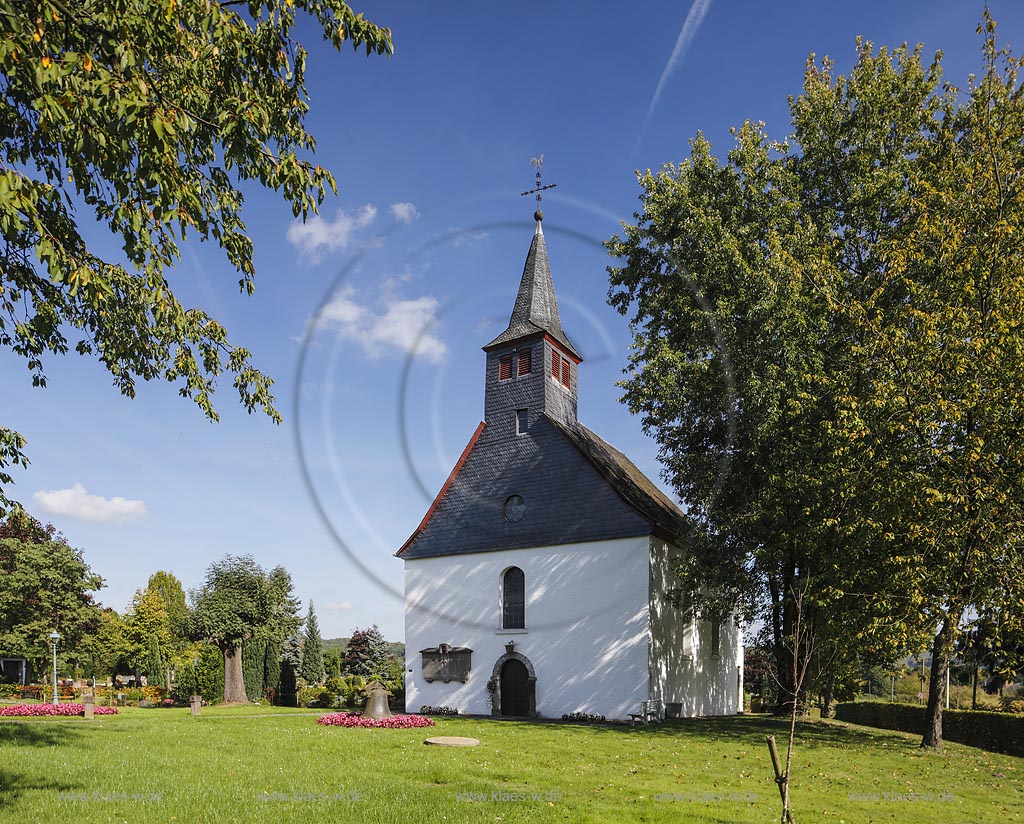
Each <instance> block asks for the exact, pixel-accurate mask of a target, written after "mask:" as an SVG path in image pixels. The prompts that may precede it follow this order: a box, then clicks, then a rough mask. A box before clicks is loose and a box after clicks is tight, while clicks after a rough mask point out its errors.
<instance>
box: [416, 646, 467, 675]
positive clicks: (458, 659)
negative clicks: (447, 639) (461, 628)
mask: <svg viewBox="0 0 1024 824" xmlns="http://www.w3.org/2000/svg"><path fill="white" fill-rule="evenodd" d="M420 656H421V657H422V659H423V680H424V681H426V682H427V683H428V684H429V683H431V682H432V681H444V683H446V684H447V683H448V682H449V681H461V682H462V683H466V681H467V680H468V679H469V671H470V670H471V669H472V667H473V664H472V661H473V650H471V649H470V648H469V647H453V646H451V645H450V644H439V645H438V646H436V647H431V648H430V649H421V650H420Z"/></svg>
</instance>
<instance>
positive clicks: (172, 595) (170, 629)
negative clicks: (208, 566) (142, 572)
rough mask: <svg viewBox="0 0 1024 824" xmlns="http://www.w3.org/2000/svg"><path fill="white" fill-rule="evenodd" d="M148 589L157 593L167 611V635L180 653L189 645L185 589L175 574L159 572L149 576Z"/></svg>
mask: <svg viewBox="0 0 1024 824" xmlns="http://www.w3.org/2000/svg"><path fill="white" fill-rule="evenodd" d="M146 589H148V590H150V591H151V592H155V593H156V594H157V595H158V596H159V597H160V599H161V600H162V601H163V603H164V608H165V609H166V610H167V633H168V635H169V636H170V639H171V643H172V644H173V645H174V647H175V648H176V649H177V650H178V651H180V650H182V649H184V648H185V647H186V646H187V645H188V604H187V603H186V601H185V589H184V588H183V587H182V585H181V581H179V580H178V579H177V577H175V575H174V573H171V572H165V571H164V570H162V569H161V570H159V571H157V572H154V573H153V574H152V575H150V576H149V581H148V582H147V583H146Z"/></svg>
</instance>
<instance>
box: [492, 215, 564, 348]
mask: <svg viewBox="0 0 1024 824" xmlns="http://www.w3.org/2000/svg"><path fill="white" fill-rule="evenodd" d="M534 217H535V218H536V219H537V228H536V230H535V231H534V233H533V242H532V243H531V244H530V251H529V253H528V254H527V255H526V265H525V266H524V267H523V277H522V280H521V281H520V282H519V294H518V295H516V303H515V306H514V307H513V308H512V317H510V318H509V321H508V328H507V329H506V330H505V331H504V332H502V333H501V334H500V335H498V337H496V338H495V339H494V340H492V341H491V342H490V343H489V344H487V345H486V346H485V347H484V349H485V350H486V349H491V348H492V347H495V346H501V345H502V344H506V343H510V342H511V341H514V340H518V339H519V338H523V337H526V336H527V335H536V334H537V333H538V332H545V333H547V334H548V335H550V336H551V337H552V338H554V339H555V340H556V341H558V343H560V344H561V345H562V346H563V347H565V348H566V349H567V350H568V351H569V352H570V353H571V354H572V355H574V356H575V357H577V358H580V357H581V356H580V354H579V352H577V351H576V347H574V346H573V345H572V343H571V342H570V341H569V338H568V337H567V336H566V334H565V332H564V331H563V330H562V321H561V319H560V318H559V316H558V298H557V297H555V284H554V281H553V280H552V279H551V267H550V265H549V264H548V248H547V244H546V243H545V242H544V229H543V228H542V226H541V221H542V220H543V219H544V213H543V212H541V211H540V210H539V209H538V210H537V212H536V213H535V214H534Z"/></svg>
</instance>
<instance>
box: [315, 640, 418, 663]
mask: <svg viewBox="0 0 1024 824" xmlns="http://www.w3.org/2000/svg"><path fill="white" fill-rule="evenodd" d="M321 643H322V644H323V647H324V651H325V652H326V651H327V650H329V649H336V650H340V651H341V652H344V651H345V650H347V649H348V638H324V639H323V640H322V641H321ZM388 652H390V653H391V654H392V655H394V656H395V658H398V659H400V660H403V661H404V660H405V644H403V643H402V642H401V641H388Z"/></svg>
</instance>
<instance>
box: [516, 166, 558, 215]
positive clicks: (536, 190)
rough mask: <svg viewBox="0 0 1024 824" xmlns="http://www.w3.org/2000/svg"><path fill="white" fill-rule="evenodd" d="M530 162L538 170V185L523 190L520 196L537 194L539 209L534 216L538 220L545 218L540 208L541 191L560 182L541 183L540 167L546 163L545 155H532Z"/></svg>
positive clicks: (552, 187) (551, 187)
mask: <svg viewBox="0 0 1024 824" xmlns="http://www.w3.org/2000/svg"><path fill="white" fill-rule="evenodd" d="M530 164H531V165H532V166H533V168H535V169H536V170H537V185H536V187H534V188H533V189H530V190H529V191H527V192H521V193H520V196H521V197H525V196H526V195H536V196H537V211H536V212H535V213H534V215H533V216H534V217H535V218H537V220H543V219H544V213H543V212H542V211H541V210H540V193H541V192H543V191H544V190H545V189H554V188H555V186H557V185H558V184H557V183H549V184H548V185H547V186H541V185H540V167H541V166H543V165H544V155H541V156H540V157H532V158H530Z"/></svg>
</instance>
